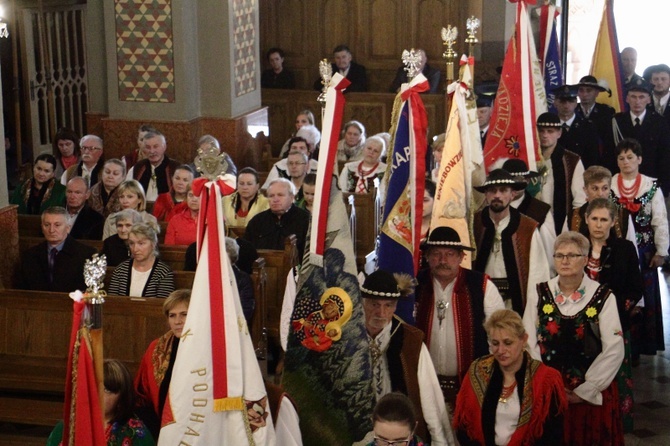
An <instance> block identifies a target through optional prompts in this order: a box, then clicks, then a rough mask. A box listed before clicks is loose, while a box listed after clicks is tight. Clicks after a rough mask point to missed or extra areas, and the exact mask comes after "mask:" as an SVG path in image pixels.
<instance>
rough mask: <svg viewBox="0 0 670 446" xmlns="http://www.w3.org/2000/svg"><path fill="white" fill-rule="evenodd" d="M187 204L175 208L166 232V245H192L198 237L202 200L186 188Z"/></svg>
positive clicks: (189, 186)
mask: <svg viewBox="0 0 670 446" xmlns="http://www.w3.org/2000/svg"><path fill="white" fill-rule="evenodd" d="M186 190H187V192H186V202H185V203H180V204H179V205H178V206H176V207H175V208H174V215H173V217H172V218H171V219H170V222H169V223H168V226H167V229H166V231H165V244H166V245H190V244H191V243H193V242H195V240H196V238H197V237H198V214H200V198H198V197H196V196H195V194H194V193H193V191H192V190H191V185H190V184H189V185H188V186H187V187H186Z"/></svg>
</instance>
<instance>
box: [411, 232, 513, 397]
mask: <svg viewBox="0 0 670 446" xmlns="http://www.w3.org/2000/svg"><path fill="white" fill-rule="evenodd" d="M423 249H424V253H425V255H426V259H427V261H428V268H426V269H423V270H421V271H420V272H419V274H418V277H417V279H418V282H419V286H418V288H417V292H416V301H417V314H416V324H417V327H419V328H420V329H421V330H423V332H424V333H426V344H427V345H428V350H429V351H430V356H431V358H432V359H433V364H434V365H435V370H436V371H437V376H438V380H439V382H440V387H442V392H443V394H444V398H445V400H446V402H447V403H449V404H450V408H452V409H453V405H454V403H455V402H456V394H457V393H458V390H459V387H460V383H461V379H462V378H463V377H464V376H465V374H466V373H467V371H468V368H469V367H470V364H471V363H472V361H473V360H474V359H475V358H477V357H479V356H482V355H485V354H486V353H487V351H488V344H487V342H486V332H485V331H484V328H483V326H482V324H483V323H484V320H485V319H486V318H487V317H488V316H489V315H491V313H493V312H494V311H496V310H500V309H503V308H505V305H504V304H503V301H502V298H501V297H500V293H499V292H498V289H497V288H496V286H495V285H494V284H493V283H492V282H491V280H490V279H489V278H488V277H487V276H486V275H485V274H483V273H481V272H478V271H472V270H469V269H465V268H463V267H461V266H460V265H461V262H462V261H463V258H464V257H465V254H464V252H463V251H474V249H472V248H470V247H468V246H465V245H463V244H462V243H461V238H460V237H459V236H458V233H457V232H456V231H455V230H454V229H453V228H449V227H446V226H441V227H438V228H435V229H434V230H433V231H431V232H430V233H429V234H428V239H427V240H426V242H425V243H424V246H423ZM457 333H458V339H459V342H456V337H457Z"/></svg>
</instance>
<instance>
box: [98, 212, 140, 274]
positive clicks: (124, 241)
mask: <svg viewBox="0 0 670 446" xmlns="http://www.w3.org/2000/svg"><path fill="white" fill-rule="evenodd" d="M113 219H114V222H115V224H116V234H114V235H112V236H111V237H107V238H106V239H105V240H104V241H103V242H102V251H101V252H100V254H104V255H105V256H107V266H117V265H118V264H119V263H121V262H123V261H124V260H128V259H129V258H130V250H129V249H128V236H129V235H130V228H132V227H133V225H134V224H136V223H141V222H142V221H143V220H142V216H141V215H140V213H139V212H137V211H136V210H133V209H124V210H122V211H119V212H117V213H116V214H114V215H113Z"/></svg>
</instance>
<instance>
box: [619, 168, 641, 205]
mask: <svg viewBox="0 0 670 446" xmlns="http://www.w3.org/2000/svg"><path fill="white" fill-rule="evenodd" d="M623 181H624V180H623V176H622V175H619V178H617V186H618V187H619V194H620V195H621V196H622V197H623V198H627V199H628V200H632V199H634V198H635V197H636V196H637V191H638V190H640V184H641V183H642V175H640V174H639V173H638V174H637V176H636V177H635V181H633V185H632V186H631V187H626V185H625V184H624V182H623Z"/></svg>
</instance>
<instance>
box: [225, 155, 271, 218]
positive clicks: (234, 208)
mask: <svg viewBox="0 0 670 446" xmlns="http://www.w3.org/2000/svg"><path fill="white" fill-rule="evenodd" d="M260 187H261V185H260V181H259V178H258V172H256V169H254V168H253V167H245V168H243V169H240V171H239V172H238V173H237V191H235V192H234V193H232V194H230V195H226V196H225V197H223V216H224V218H225V219H226V225H228V226H246V225H247V223H248V222H249V220H251V219H252V218H253V217H254V216H255V215H256V214H258V213H259V212H263V211H264V210H266V209H268V208H269V207H270V204H269V203H268V199H267V198H265V196H264V195H261V194H260V193H258V191H259V189H260Z"/></svg>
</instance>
